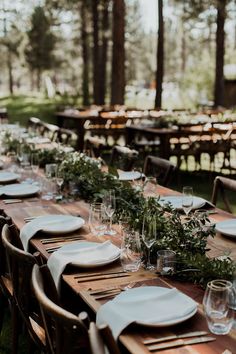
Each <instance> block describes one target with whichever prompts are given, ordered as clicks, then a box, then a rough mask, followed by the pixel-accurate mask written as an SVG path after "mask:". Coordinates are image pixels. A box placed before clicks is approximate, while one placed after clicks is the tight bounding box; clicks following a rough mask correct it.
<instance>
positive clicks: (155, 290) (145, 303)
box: [96, 286, 197, 339]
mask: <svg viewBox="0 0 236 354" xmlns="http://www.w3.org/2000/svg"><path fill="white" fill-rule="evenodd" d="M196 308H197V305H196V302H195V301H193V300H192V299H191V298H190V297H188V296H187V295H185V294H183V293H181V292H179V291H178V290H177V289H175V288H174V289H169V288H162V287H154V286H147V287H140V288H133V289H129V290H127V291H125V292H123V293H121V294H120V295H118V296H116V297H115V298H114V299H113V300H112V301H108V302H107V303H106V304H104V305H102V306H101V307H100V308H99V310H98V312H97V320H96V322H97V324H98V325H101V324H103V323H106V324H108V325H109V326H110V328H111V330H112V332H113V335H114V337H115V339H117V338H118V336H119V335H120V333H121V332H122V331H123V329H125V328H126V327H127V326H128V325H129V324H131V323H134V322H136V323H140V324H144V325H145V324H146V325H152V324H158V323H160V325H161V323H163V326H164V325H165V324H164V323H165V322H168V321H171V322H173V324H174V322H176V323H177V322H178V320H179V321H180V322H181V318H184V317H185V316H187V315H188V314H191V313H192V312H193V311H194V310H195V309H196Z"/></svg>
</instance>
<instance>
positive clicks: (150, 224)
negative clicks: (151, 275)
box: [142, 214, 157, 270]
mask: <svg viewBox="0 0 236 354" xmlns="http://www.w3.org/2000/svg"><path fill="white" fill-rule="evenodd" d="M156 236H157V230H156V217H155V216H154V215H149V214H146V215H144V217H143V225H142V240H143V242H144V244H145V246H146V247H147V250H148V259H147V265H146V269H148V270H155V267H154V266H153V265H152V264H151V262H150V252H151V248H152V246H153V245H154V243H155V242H156Z"/></svg>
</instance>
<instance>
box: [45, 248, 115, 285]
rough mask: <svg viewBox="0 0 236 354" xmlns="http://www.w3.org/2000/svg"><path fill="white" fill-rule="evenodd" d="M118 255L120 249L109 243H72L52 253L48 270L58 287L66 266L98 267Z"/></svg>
mask: <svg viewBox="0 0 236 354" xmlns="http://www.w3.org/2000/svg"><path fill="white" fill-rule="evenodd" d="M119 254H120V249H119V248H118V247H116V246H115V245H113V244H112V243H111V242H110V241H106V242H104V243H96V242H74V243H73V244H70V245H65V246H63V247H61V248H60V249H59V250H58V251H56V252H54V253H53V254H52V255H51V256H50V258H49V260H48V263H47V264H48V268H49V269H50V272H51V274H52V277H53V279H54V282H55V284H56V287H57V288H59V286H60V277H61V274H62V273H63V271H64V269H65V267H66V266H67V265H68V264H74V265H78V266H82V267H85V266H86V265H87V266H91V265H94V266H96V265H99V264H100V263H103V262H106V261H107V262H109V261H110V260H113V259H115V258H116V257H118V256H119Z"/></svg>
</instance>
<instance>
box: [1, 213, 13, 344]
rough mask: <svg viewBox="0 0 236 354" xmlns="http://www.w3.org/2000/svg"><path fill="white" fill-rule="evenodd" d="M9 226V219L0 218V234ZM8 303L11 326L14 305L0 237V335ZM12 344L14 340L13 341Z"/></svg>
mask: <svg viewBox="0 0 236 354" xmlns="http://www.w3.org/2000/svg"><path fill="white" fill-rule="evenodd" d="M7 223H8V224H11V223H12V221H11V218H9V217H6V218H5V217H4V216H3V215H1V216H0V233H2V229H3V226H4V225H5V224H7ZM8 302H9V304H10V309H11V316H12V319H11V320H12V324H13V323H15V314H16V304H15V301H14V298H13V289H12V282H11V279H10V277H9V272H8V269H7V262H6V254H5V249H4V247H3V244H2V238H1V237H0V333H1V330H2V325H3V320H4V314H5V310H6V308H7V305H8ZM12 333H13V337H14V335H15V331H14V328H13V331H12ZM13 342H14V340H13Z"/></svg>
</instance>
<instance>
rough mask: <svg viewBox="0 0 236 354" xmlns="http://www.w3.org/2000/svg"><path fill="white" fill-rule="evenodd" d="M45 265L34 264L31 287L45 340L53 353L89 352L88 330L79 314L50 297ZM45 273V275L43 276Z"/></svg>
mask: <svg viewBox="0 0 236 354" xmlns="http://www.w3.org/2000/svg"><path fill="white" fill-rule="evenodd" d="M48 272H49V271H47V266H42V267H39V266H38V265H35V266H34V268H33V272H32V287H33V291H34V294H35V296H36V298H37V300H38V302H39V305H40V309H41V313H42V318H43V322H44V327H45V331H46V336H47V340H48V342H49V345H50V349H51V353H54V354H64V353H66V354H80V353H81V354H87V353H88V354H90V353H91V351H90V345H89V338H88V330H87V328H86V326H85V324H84V323H83V322H82V320H81V319H80V318H79V316H76V315H74V314H73V313H71V312H68V311H67V310H65V309H63V308H62V307H61V306H59V305H58V304H57V303H56V302H54V301H53V300H52V298H51V295H52V294H51V295H50V294H49V292H48V291H47V290H46V289H47V286H48V279H49V278H48V276H49V273H48ZM46 274H47V276H45V275H46Z"/></svg>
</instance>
